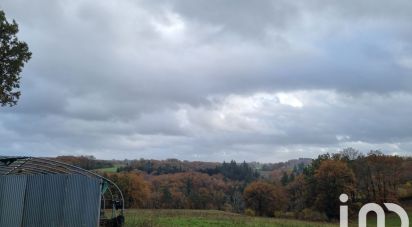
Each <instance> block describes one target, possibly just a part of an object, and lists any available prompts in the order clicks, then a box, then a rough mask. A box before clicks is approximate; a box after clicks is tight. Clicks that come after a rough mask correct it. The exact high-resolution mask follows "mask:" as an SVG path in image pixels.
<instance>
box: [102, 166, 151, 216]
mask: <svg viewBox="0 0 412 227" xmlns="http://www.w3.org/2000/svg"><path fill="white" fill-rule="evenodd" d="M108 177H109V178H110V179H111V180H112V181H113V182H115V183H116V184H117V185H118V186H119V188H120V189H121V190H122V192H123V196H124V202H125V207H127V208H144V207H146V204H147V203H148V199H149V198H150V185H149V184H148V182H146V181H145V180H144V178H143V176H142V175H140V174H138V173H115V174H109V175H108Z"/></svg>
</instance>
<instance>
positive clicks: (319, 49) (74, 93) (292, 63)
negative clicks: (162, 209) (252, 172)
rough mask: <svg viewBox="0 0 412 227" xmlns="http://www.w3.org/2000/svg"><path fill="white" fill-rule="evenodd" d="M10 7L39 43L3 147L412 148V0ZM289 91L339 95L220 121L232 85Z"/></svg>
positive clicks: (241, 91)
mask: <svg viewBox="0 0 412 227" xmlns="http://www.w3.org/2000/svg"><path fill="white" fill-rule="evenodd" d="M0 6H1V7H2V8H3V9H4V10H5V11H6V14H7V16H8V17H9V18H15V19H16V20H17V22H18V23H19V24H20V29H21V33H20V35H21V38H22V39H23V40H25V41H27V42H28V43H29V46H30V48H31V50H32V52H33V53H34V55H33V59H32V60H31V61H30V63H29V64H28V65H27V66H26V68H25V69H24V72H23V79H22V91H23V95H22V98H21V100H20V103H19V105H17V106H16V107H15V108H12V109H10V108H2V109H1V110H0V135H1V136H2V139H1V140H0V141H1V145H2V147H4V148H2V149H0V152H3V151H4V152H5V151H6V150H9V151H13V152H22V153H24V152H25V151H29V150H30V151H31V152H32V154H45V153H46V154H60V153H65V152H78V153H82V152H85V153H93V154H95V155H96V156H101V157H112V156H113V155H112V154H111V153H113V152H117V150H119V152H120V153H119V154H122V155H124V156H125V157H138V156H139V155H141V156H145V157H148V156H150V154H154V155H157V157H162V156H163V157H164V158H166V157H168V156H169V155H170V156H178V157H180V158H181V159H185V157H190V158H192V159H196V158H204V159H208V157H207V155H206V154H209V153H213V152H214V154H215V155H214V156H215V157H217V159H222V158H224V157H228V156H225V155H229V156H230V154H232V155H233V154H236V152H239V154H242V155H243V156H244V157H248V158H250V159H254V157H255V156H254V155H253V154H252V153H254V152H256V153H260V154H262V155H263V154H265V155H274V154H279V155H280V156H281V157H293V156H296V155H299V156H306V155H305V154H302V155H300V154H298V153H296V152H298V150H300V149H301V148H302V147H304V146H307V147H308V153H307V154H308V155H309V156H312V155H314V154H316V153H318V152H316V148H319V151H324V150H327V147H329V149H339V148H340V147H341V146H343V144H344V143H346V144H350V143H355V142H356V141H361V142H364V143H366V144H372V145H370V146H369V145H367V146H366V145H365V147H373V144H391V143H400V144H401V145H399V148H397V149H398V151H399V152H401V151H403V152H405V151H406V150H407V149H406V147H410V146H409V145H408V146H407V145H405V146H403V144H409V143H410V142H409V141H410V140H411V138H410V136H409V134H408V132H410V131H411V129H410V127H408V125H412V124H410V123H411V122H410V121H411V119H410V117H409V116H411V115H410V114H411V108H410V107H409V105H408V103H410V101H412V100H411V97H410V94H411V92H412V77H411V76H410V75H411V69H412V60H411V59H412V55H411V54H410V47H411V45H412V44H411V42H410V40H411V39H410V37H411V33H410V31H409V30H410V29H409V21H410V19H411V18H410V15H412V7H411V5H410V3H409V2H408V1H394V2H390V3H387V2H383V1H378V2H376V1H373V2H372V1H345V2H341V1H327V2H326V1H314V2H310V3H309V2H307V1H295V2H292V1H260V2H259V3H256V2H250V1H231V0H230V1H196V2H194V1H173V0H162V1H121V2H119V1H105V2H102V1H89V2H85V1H46V0H42V1H36V2H31V1H26V0H18V1H16V0H13V1H9V0H4V1H2V3H0ZM410 12H411V13H410ZM162 29H163V30H162ZM408 59H409V60H408ZM278 92H286V93H288V94H294V93H296V92H298V93H299V92H307V94H308V96H310V97H312V98H313V99H320V100H323V99H322V98H323V97H322V94H324V93H322V92H326V94H325V95H331V94H332V96H333V97H335V96H336V97H337V98H336V103H333V102H332V103H323V104H322V105H320V106H319V105H314V106H311V105H308V106H304V107H303V108H302V109H294V108H292V107H285V106H283V105H281V104H279V103H278V104H277V105H274V106H271V105H269V106H266V107H265V108H261V109H260V111H261V112H252V113H248V114H247V115H243V114H244V113H238V112H233V113H231V114H229V116H230V120H227V119H226V120H225V121H223V120H216V119H218V118H216V117H218V114H219V111H220V110H221V109H220V108H222V106H225V103H224V102H225V100H227V99H228V97H230V96H231V95H237V96H240V97H244V98H247V97H253V96H254V95H255V94H259V93H269V94H275V93H278ZM319 92H320V93H319ZM319 94H320V95H319ZM211 97H221V99H218V100H213V98H212V99H211ZM272 101H273V100H272ZM323 101H324V100H323ZM273 102H274V103H276V101H273ZM238 105H241V104H233V105H232V106H230V108H231V109H237V108H241V106H238ZM185 111H186V112H185ZM271 111H272V112H273V114H270V112H271ZM268 112H269V113H268ZM263 113H265V114H263ZM382 122H384V123H382ZM338 135H339V136H342V138H343V139H342V140H338V139H337V136H338ZM377 146H378V145H377ZM385 146H386V145H385ZM387 147H390V146H387ZM263 150H266V151H263ZM292 150H296V151H295V152H293V151H292ZM309 150H310V151H309Z"/></svg>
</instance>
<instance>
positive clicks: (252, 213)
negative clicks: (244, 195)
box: [245, 208, 255, 217]
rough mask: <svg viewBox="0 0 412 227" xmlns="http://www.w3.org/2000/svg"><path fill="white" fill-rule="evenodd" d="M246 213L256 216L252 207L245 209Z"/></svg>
mask: <svg viewBox="0 0 412 227" xmlns="http://www.w3.org/2000/svg"><path fill="white" fill-rule="evenodd" d="M245 215H247V216H251V217H254V216H255V211H254V210H252V209H250V208H247V209H246V210H245Z"/></svg>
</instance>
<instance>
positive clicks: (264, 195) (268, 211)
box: [243, 181, 287, 216]
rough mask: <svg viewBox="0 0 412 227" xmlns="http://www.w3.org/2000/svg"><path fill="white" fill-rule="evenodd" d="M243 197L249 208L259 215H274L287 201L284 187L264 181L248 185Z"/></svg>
mask: <svg viewBox="0 0 412 227" xmlns="http://www.w3.org/2000/svg"><path fill="white" fill-rule="evenodd" d="M243 197H244V200H245V204H246V207H247V208H250V209H252V210H254V211H255V213H256V214H257V215H259V216H273V215H274V212H275V211H276V210H282V209H283V208H285V205H286V203H287V201H286V194H285V191H284V190H283V188H281V187H280V186H275V185H272V184H270V183H267V182H264V181H255V182H253V183H251V184H250V185H249V186H247V187H246V189H245V191H244V193H243Z"/></svg>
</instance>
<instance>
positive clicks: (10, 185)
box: [0, 176, 27, 227]
mask: <svg viewBox="0 0 412 227" xmlns="http://www.w3.org/2000/svg"><path fill="white" fill-rule="evenodd" d="M26 181H27V177H26V176H0V226H7V227H20V226H21V221H22V216H23V209H24V196H25V191H26Z"/></svg>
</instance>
